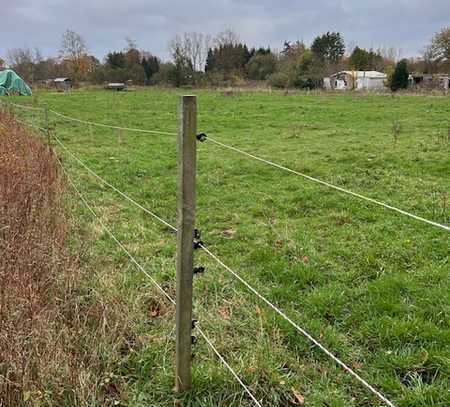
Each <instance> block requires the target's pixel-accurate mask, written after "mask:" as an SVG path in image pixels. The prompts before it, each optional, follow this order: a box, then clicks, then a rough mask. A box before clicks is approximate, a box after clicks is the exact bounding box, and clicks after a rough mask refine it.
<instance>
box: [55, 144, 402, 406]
mask: <svg viewBox="0 0 450 407" xmlns="http://www.w3.org/2000/svg"><path fill="white" fill-rule="evenodd" d="M54 137H55V136H54ZM55 139H56V137H55ZM57 141H58V144H60V145H61V147H62V148H64V150H65V151H67V152H68V153H69V154H70V155H71V156H72V157H73V158H74V159H76V160H77V162H79V163H80V164H81V165H82V166H83V167H84V168H85V169H86V170H87V171H88V172H89V173H90V174H92V175H93V176H94V177H96V178H97V179H98V180H100V181H101V182H102V183H104V184H105V185H106V186H108V187H110V188H112V189H113V190H114V191H116V192H117V193H119V194H120V195H121V196H122V197H124V198H126V199H127V200H128V201H130V202H131V203H133V204H134V205H136V206H137V207H138V208H140V209H142V210H144V211H145V212H146V213H148V214H150V215H151V216H152V217H154V218H155V219H156V220H158V221H159V222H161V223H162V224H163V225H165V226H167V227H169V228H170V229H171V230H172V231H175V232H176V231H177V228H176V227H175V226H173V225H171V224H170V223H169V222H167V221H165V220H164V219H162V218H161V217H159V216H158V215H156V214H155V213H154V212H152V211H150V210H149V209H147V208H145V207H144V206H142V205H141V204H139V203H138V202H136V201H135V200H134V199H132V198H130V197H129V196H128V195H127V194H125V193H123V192H122V191H120V190H119V189H117V188H116V187H114V186H113V185H112V184H110V183H108V182H107V181H106V180H104V179H103V178H102V177H100V176H99V175H97V174H96V173H95V172H94V171H93V170H92V169H90V168H89V167H88V166H87V165H86V164H84V163H83V162H82V161H81V160H80V159H79V158H78V157H76V156H75V155H74V154H73V153H72V152H71V151H70V150H69V149H68V148H67V147H66V146H64V144H63V143H62V142H61V141H60V140H59V139H58V140H57ZM200 248H201V249H202V250H203V251H204V252H205V253H206V254H207V255H208V256H210V257H211V258H212V259H213V260H215V261H216V262H217V263H218V264H219V265H220V266H222V267H223V268H224V269H225V270H226V271H227V272H229V273H230V274H231V275H232V276H234V277H235V278H236V279H237V280H238V281H240V282H241V283H242V284H243V285H244V286H245V287H247V289H248V290H249V291H250V292H252V293H253V294H254V295H256V296H257V297H258V298H259V299H260V300H262V301H263V302H264V303H265V304H266V305H267V306H269V308H271V309H272V310H274V311H275V312H276V313H277V314H278V315H279V316H281V317H282V318H283V319H284V320H285V321H287V322H288V323H289V324H290V325H292V326H293V327H294V328H295V329H296V330H297V331H298V332H299V333H300V334H302V335H303V336H304V337H306V338H307V339H308V340H309V341H311V342H312V343H313V344H314V345H315V346H317V347H318V348H319V349H321V350H322V351H323V352H324V353H325V354H326V355H327V356H329V357H330V358H331V359H332V360H333V361H334V362H336V363H337V364H338V365H339V366H341V367H342V368H343V369H344V370H345V371H347V372H348V373H350V374H351V375H352V376H353V377H355V378H356V379H357V380H358V381H359V382H360V383H361V384H362V385H363V386H364V387H366V388H367V389H368V390H369V391H370V392H372V393H373V394H374V395H376V396H377V397H378V398H379V399H380V400H382V401H383V402H384V403H385V404H386V405H387V406H389V407H395V405H394V404H393V403H392V402H391V401H389V400H388V399H387V398H386V397H385V396H383V395H382V394H381V393H380V392H379V391H378V390H376V389H375V388H374V387H373V386H372V385H370V384H369V383H368V382H367V381H366V380H364V379H363V378H362V377H361V376H360V375H358V374H357V373H356V372H355V371H354V370H353V369H351V368H350V367H349V366H348V365H346V364H345V363H344V362H342V361H341V360H340V359H339V358H337V357H336V356H335V355H334V354H333V353H332V352H330V351H329V350H328V349H327V348H326V347H325V346H323V345H322V344H321V343H320V342H318V341H317V340H316V339H315V338H314V337H313V336H312V335H311V334H309V333H308V332H307V331H306V330H304V329H303V328H301V327H300V326H299V325H298V324H297V323H295V322H294V321H293V320H292V319H291V318H289V317H288V316H287V315H286V314H285V313H284V312H283V311H281V310H280V309H279V308H278V307H277V306H276V305H274V304H273V303H272V302H271V301H269V300H268V299H267V298H266V297H264V296H263V295H262V294H261V293H260V292H259V291H257V290H256V289H255V288H254V287H253V286H252V285H251V284H250V283H248V282H247V281H246V280H245V279H244V278H243V277H241V276H240V275H239V274H238V273H237V272H236V271H234V270H233V269H231V268H230V267H228V266H227V265H226V264H225V263H224V262H223V261H222V260H221V259H220V258H219V257H217V256H216V255H215V254H214V253H212V252H211V251H210V250H209V249H208V248H206V247H205V246H204V245H203V244H201V245H200Z"/></svg>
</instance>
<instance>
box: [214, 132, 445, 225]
mask: <svg viewBox="0 0 450 407" xmlns="http://www.w3.org/2000/svg"><path fill="white" fill-rule="evenodd" d="M207 140H209V141H211V142H212V143H214V144H217V145H218V146H221V147H224V148H227V149H229V150H232V151H234V152H237V153H239V154H241V155H244V156H247V157H250V158H252V159H254V160H257V161H260V162H262V163H264V164H267V165H270V166H272V167H275V168H278V169H280V170H283V171H286V172H289V173H291V174H295V175H298V176H300V177H303V178H305V179H307V180H309V181H313V182H315V183H318V184H321V185H324V186H326V187H328V188H332V189H335V190H337V191H339V192H343V193H345V194H348V195H352V196H354V197H356V198H359V199H362V200H364V201H367V202H371V203H373V204H376V205H378V206H382V207H383V208H385V209H389V210H392V211H395V212H397V213H400V214H402V215H405V216H408V217H410V218H412V219H415V220H417V221H420V222H424V223H427V224H429V225H432V226H435V227H438V228H440V229H443V230H446V231H447V232H450V226H447V225H444V224H441V223H438V222H434V221H432V220H428V219H425V218H422V217H421V216H417V215H414V214H413V213H410V212H407V211H405V210H403V209H399V208H396V207H395V206H392V205H389V204H387V203H384V202H381V201H378V200H376V199H373V198H370V197H367V196H364V195H362V194H359V193H357V192H353V191H350V190H348V189H345V188H342V187H339V186H337V185H334V184H331V183H329V182H326V181H322V180H320V179H318V178H315V177H312V176H310V175H307V174H304V173H302V172H299V171H296V170H293V169H291V168H288V167H285V166H284V165H281V164H277V163H275V162H273V161H269V160H266V159H264V158H261V157H258V156H256V155H254V154H251V153H248V152H247V151H244V150H241V149H239V148H237V147H233V146H230V145H228V144H225V143H222V142H220V141H218V140H216V139H214V138H212V137H209V136H208V138H207Z"/></svg>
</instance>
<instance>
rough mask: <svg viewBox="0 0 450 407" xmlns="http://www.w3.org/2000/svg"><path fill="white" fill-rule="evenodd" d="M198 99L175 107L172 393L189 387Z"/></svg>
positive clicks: (184, 98)
mask: <svg viewBox="0 0 450 407" xmlns="http://www.w3.org/2000/svg"><path fill="white" fill-rule="evenodd" d="M196 132H197V98H196V97H195V96H182V97H181V98H180V100H179V104H178V140H177V144H178V197H177V199H178V203H177V205H178V210H177V211H178V223H177V226H178V233H177V293H176V335H177V338H176V350H175V391H176V392H177V393H182V392H184V391H186V390H189V388H190V387H191V359H192V352H191V347H192V338H191V331H192V277H193V268H194V258H193V257H194V256H193V251H194V227H195V173H196V148H197V146H196Z"/></svg>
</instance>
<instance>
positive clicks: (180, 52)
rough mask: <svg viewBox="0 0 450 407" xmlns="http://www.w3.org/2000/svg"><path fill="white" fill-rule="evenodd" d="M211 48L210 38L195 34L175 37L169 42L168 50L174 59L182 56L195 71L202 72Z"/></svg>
mask: <svg viewBox="0 0 450 407" xmlns="http://www.w3.org/2000/svg"><path fill="white" fill-rule="evenodd" d="M210 46H211V37H210V36H209V35H204V34H201V33H197V32H189V33H184V34H183V36H180V35H177V36H175V37H174V38H172V40H170V42H169V50H170V52H171V53H172V56H173V57H174V59H175V58H176V57H179V56H182V57H184V58H186V59H188V60H189V61H190V62H191V64H192V67H193V68H194V70H195V71H203V70H204V68H205V63H206V57H207V55H208V50H209V48H210Z"/></svg>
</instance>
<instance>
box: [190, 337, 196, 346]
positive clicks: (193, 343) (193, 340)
mask: <svg viewBox="0 0 450 407" xmlns="http://www.w3.org/2000/svg"><path fill="white" fill-rule="evenodd" d="M191 342H192V345H195V344H196V343H197V337H196V336H194V335H192V336H191Z"/></svg>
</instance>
